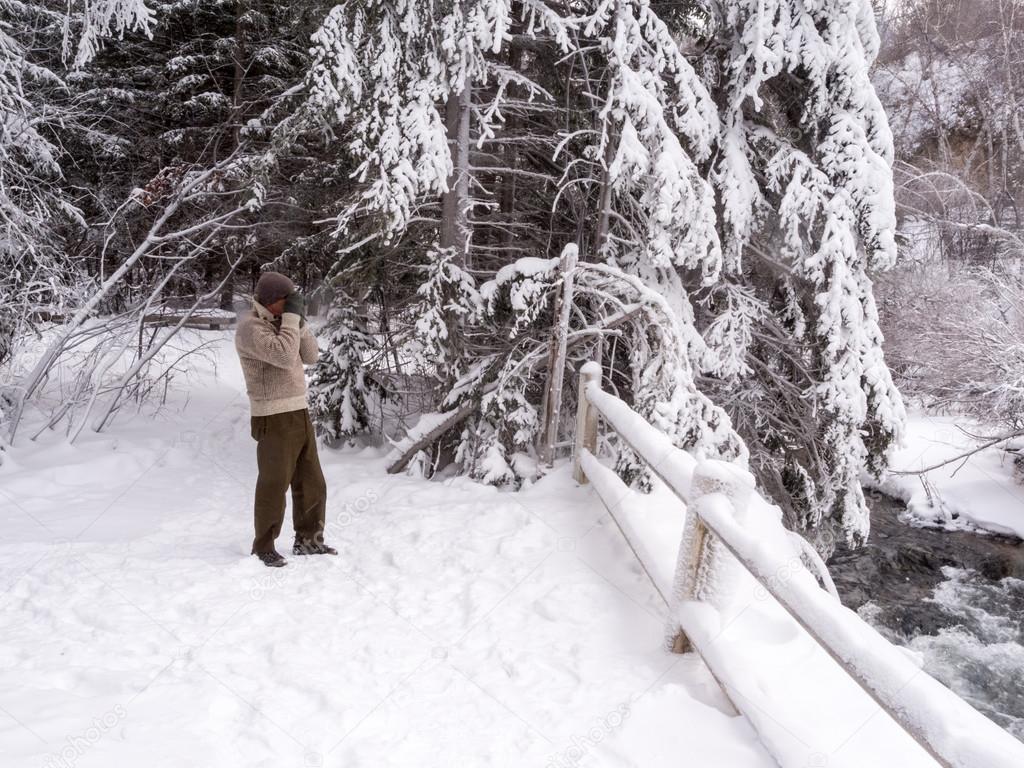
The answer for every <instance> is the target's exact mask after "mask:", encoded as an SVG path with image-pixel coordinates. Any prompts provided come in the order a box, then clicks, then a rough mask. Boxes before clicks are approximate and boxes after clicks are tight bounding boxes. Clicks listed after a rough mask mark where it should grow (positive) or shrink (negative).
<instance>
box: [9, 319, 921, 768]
mask: <svg viewBox="0 0 1024 768" xmlns="http://www.w3.org/2000/svg"><path fill="white" fill-rule="evenodd" d="M203 335H204V338H206V339H212V340H218V341H217V343H216V345H215V347H214V351H215V354H214V355H213V357H212V362H215V363H216V365H215V366H212V365H211V366H210V367H209V368H208V369H206V370H203V371H200V372H199V374H198V377H197V378H194V379H193V380H192V381H191V382H190V383H189V385H188V386H187V387H180V388H179V389H178V390H177V391H175V392H174V393H172V400H171V403H170V405H169V407H168V408H166V409H165V410H163V411H162V412H161V413H160V414H158V415H157V416H156V417H155V418H153V417H152V416H137V417H134V418H130V419H127V418H122V419H121V420H120V421H118V422H116V423H115V424H114V426H113V427H112V428H111V430H110V431H109V433H104V434H100V435H97V434H93V433H83V435H82V437H81V438H80V440H79V441H78V442H77V443H76V444H75V445H74V446H69V445H68V444H66V442H65V441H64V440H63V438H62V437H61V436H60V435H57V434H54V433H44V434H43V436H41V437H40V438H39V439H38V440H37V441H35V442H30V441H28V440H25V439H23V440H22V441H21V442H19V444H18V445H17V446H16V447H15V448H14V450H13V451H11V452H10V453H9V454H8V455H7V456H6V458H5V463H4V465H3V466H2V467H0V521H2V524H3V530H4V533H5V536H4V538H3V540H2V542H0V615H2V623H0V765H2V766H5V767H6V766H8V765H11V766H17V768H22V767H23V766H24V767H25V768H35V767H36V766H38V767H39V768H51V767H55V766H62V767H63V768H70V766H76V768H86V767H87V766H102V767H103V768H119V767H121V766H124V767H125V768H127V767H129V766H131V767H133V768H134V766H139V765H145V766H147V768H155V767H156V766H168V767H174V768H179V767H181V766H192V765H199V766H215V767H216V768H231V767H232V766H240V767H241V766H244V767H245V768H252V767H253V766H275V768H276V767H277V766H345V768H358V767H359V766H372V767H373V768H378V767H379V766H415V767H416V768H422V767H424V766H446V767H447V766H542V767H543V768H548V767H556V768H567V767H573V768H575V767H576V766H590V765H593V766H598V765H603V766H637V767H638V768H660V766H665V767H666V768H667V767H668V766H673V767H675V766H679V765H680V764H685V765H688V766H694V767H695V768H702V767H705V766H706V767H707V768H719V766H728V767H729V768H768V767H769V766H774V765H776V762H775V760H773V758H772V757H771V756H769V754H768V753H767V752H766V751H765V749H764V747H762V746H761V743H760V741H759V739H758V738H757V736H756V735H755V733H754V731H753V729H752V727H751V726H750V724H749V723H748V721H747V720H745V719H744V718H742V717H740V716H738V715H737V714H736V712H735V711H734V710H733V709H732V707H731V705H730V703H729V701H728V700H727V699H726V697H725V696H724V694H723V693H722V692H721V691H720V689H719V688H718V685H717V683H716V682H715V681H714V680H713V678H712V677H711V675H710V673H709V672H708V671H707V669H706V668H705V667H704V665H703V663H702V662H701V661H700V660H699V659H698V658H697V657H696V655H694V654H687V655H685V656H678V655H672V654H669V653H667V652H666V651H665V650H664V648H663V633H664V628H665V613H666V612H665V607H664V604H663V603H662V602H661V598H660V597H659V596H658V594H657V591H656V590H655V589H654V588H653V587H652V585H651V584H650V582H649V581H648V580H647V576H646V575H645V574H644V573H643V571H642V569H641V568H640V566H639V565H638V563H637V561H636V559H635V557H634V556H633V554H632V553H631V552H630V550H629V548H628V547H627V545H626V544H625V542H624V540H623V538H622V535H621V534H620V532H619V530H618V528H617V527H616V525H615V523H614V522H613V521H612V520H611V519H610V518H609V517H608V515H607V513H606V511H605V509H604V507H603V506H602V505H601V503H600V502H599V501H598V499H597V498H596V496H595V495H594V491H593V490H592V489H591V488H589V487H585V488H580V487H577V486H576V484H575V483H574V482H573V481H572V480H571V477H570V474H569V472H568V468H567V467H562V468H560V469H558V470H556V471H555V472H553V473H552V474H550V475H549V476H547V477H546V478H544V479H543V480H542V481H541V482H539V483H538V484H536V485H535V486H533V487H531V488H529V489H527V490H525V491H522V492H519V493H508V492H499V491H497V490H495V489H493V488H490V487H486V486H481V485H478V484H476V483H472V482H470V481H468V480H466V479H462V478H453V479H448V480H445V481H425V480H422V479H417V478H413V477H408V476H390V475H387V474H386V473H385V471H384V466H385V459H384V456H385V451H382V450H379V449H362V450H357V449H347V450H341V451H332V450H326V449H325V450H323V451H322V454H321V458H322V462H323V465H324V471H325V474H326V476H327V479H328V483H329V487H330V493H331V499H330V504H329V509H328V519H327V525H328V528H327V538H328V540H329V541H330V542H331V543H333V544H334V545H335V546H337V547H338V549H339V550H340V555H339V556H338V557H336V558H327V557H315V558H309V559H305V558H294V557H293V558H290V563H289V565H288V567H287V568H284V569H267V568H264V567H263V566H262V565H261V564H260V563H259V562H258V561H257V560H256V559H255V558H253V557H251V556H248V548H249V544H250V539H251V535H252V534H251V529H250V527H251V512H250V509H251V494H252V489H253V483H254V480H255V455H254V454H255V443H254V442H253V441H252V439H251V437H250V435H249V426H248V405H247V402H246V399H245V396H244V393H243V387H242V382H241V372H240V370H239V369H238V365H237V360H236V358H235V356H234V352H233V349H232V348H231V346H230V338H231V334H230V332H228V333H225V334H219V333H217V332H203ZM186 401H187V405H186ZM34 431H35V429H32V428H31V427H30V428H26V429H24V430H23V433H22V434H23V435H30V434H32V433H33V432H34ZM621 511H622V515H621V519H622V520H623V521H624V522H625V524H626V525H627V526H629V527H630V529H632V530H634V531H636V532H637V533H638V536H639V537H640V538H641V539H642V541H641V542H640V544H641V545H640V551H641V554H642V555H643V556H644V557H645V559H647V560H648V565H649V570H650V571H651V572H652V574H653V576H654V578H655V579H656V580H657V581H658V582H659V586H660V587H661V588H662V591H663V592H664V591H666V589H667V582H668V580H669V579H670V574H671V570H672V566H673V561H674V557H675V551H676V548H677V546H678V538H679V530H680V520H681V508H680V507H679V505H678V503H677V502H676V501H675V500H674V498H673V497H671V496H670V495H669V494H668V493H667V491H666V490H665V489H664V488H659V489H657V490H656V492H655V493H654V494H652V495H651V496H648V497H642V496H637V495H636V494H632V495H631V496H630V497H629V498H626V499H624V500H623V502H622V506H621ZM290 536H291V530H290V528H289V527H288V526H287V525H286V530H285V531H284V533H283V534H282V536H281V539H280V540H279V545H280V547H281V548H282V550H283V551H287V546H288V543H289V541H290ZM734 608H735V609H736V610H734V612H733V618H732V619H730V621H729V622H728V623H727V624H725V625H723V626H721V627H720V631H719V632H718V634H717V636H716V637H715V638H713V639H712V641H711V642H712V647H713V648H714V649H715V651H716V652H719V653H720V654H721V655H723V656H728V658H729V660H730V664H731V665H732V666H731V669H732V673H731V678H732V679H731V680H730V681H728V684H729V686H730V689H731V691H732V693H733V696H734V697H736V696H743V697H744V698H745V699H746V700H747V701H746V708H747V709H748V710H749V711H751V712H754V711H756V712H757V713H758V715H757V717H756V718H755V719H756V720H757V721H758V727H759V728H760V729H761V730H762V733H763V734H768V735H769V737H770V741H771V742H772V743H773V744H775V746H776V748H777V750H781V751H782V752H784V753H785V756H786V757H785V759H784V760H783V766H784V768H811V766H819V767H820V766H826V765H827V766H829V768H835V767H837V766H850V767H851V768H861V766H864V765H882V764H893V765H895V764H899V765H900V766H903V767H910V766H930V765H933V764H932V762H931V761H930V759H929V758H927V757H926V756H924V754H923V753H922V752H921V750H920V749H919V748H918V747H916V746H915V745H914V744H913V743H912V742H910V741H909V739H908V738H907V737H906V736H905V735H904V734H902V732H900V731H899V730H898V729H897V728H896V726H895V725H894V724H893V723H892V721H890V720H889V719H888V718H887V716H885V715H884V714H882V713H881V711H880V710H879V709H878V707H877V706H875V705H874V704H873V703H872V702H871V701H870V700H869V699H868V698H867V697H866V695H865V694H863V692H861V691H860V689H859V688H857V687H856V686H855V685H854V684H853V683H852V682H851V681H850V680H849V679H848V678H845V677H844V676H843V675H840V674H839V672H838V668H837V667H836V666H835V665H834V663H833V662H832V661H831V660H830V659H829V658H828V657H827V656H826V655H825V654H824V652H823V651H821V649H819V648H817V646H815V645H814V644H813V643H812V642H811V641H810V639H809V638H808V637H807V636H806V635H805V634H804V633H803V632H802V631H801V630H800V629H799V627H797V625H796V624H795V623H794V622H793V621H792V620H791V619H789V618H788V617H787V616H785V615H784V614H782V613H781V610H780V609H779V608H778V606H777V605H775V604H774V602H773V601H772V600H771V599H770V598H768V597H767V596H766V595H763V594H762V595H760V596H759V597H757V598H756V599H753V600H751V601H749V602H748V603H747V604H745V605H742V606H734ZM888 760H896V761H897V762H891V763H887V762H886V761H888Z"/></svg>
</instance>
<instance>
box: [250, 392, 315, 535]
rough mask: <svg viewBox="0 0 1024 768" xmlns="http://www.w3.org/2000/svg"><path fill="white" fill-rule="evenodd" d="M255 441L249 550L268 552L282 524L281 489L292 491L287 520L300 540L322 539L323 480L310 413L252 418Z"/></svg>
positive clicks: (293, 412)
mask: <svg viewBox="0 0 1024 768" xmlns="http://www.w3.org/2000/svg"><path fill="white" fill-rule="evenodd" d="M252 436H253V439H255V440H256V441H257V444H256V463H257V465H258V466H259V478H258V479H257V480H256V505H255V522H256V538H255V539H253V542H252V551H253V553H254V554H255V553H257V552H272V551H273V550H274V541H275V540H276V539H277V537H278V534H280V533H281V524H282V523H283V522H284V505H285V500H284V497H285V492H286V491H287V490H288V486H291V489H292V524H293V526H294V528H295V539H296V541H299V542H308V541H316V542H322V541H323V535H324V517H325V516H326V513H327V483H326V481H325V480H324V473H323V471H321V469H320V458H319V457H318V456H317V452H316V437H315V436H314V434H313V424H312V422H310V420H309V413H308V412H307V411H306V410H305V409H303V410H301V411H288V412H287V413H275V414H272V415H270V416H253V417H252Z"/></svg>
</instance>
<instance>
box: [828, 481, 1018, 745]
mask: <svg viewBox="0 0 1024 768" xmlns="http://www.w3.org/2000/svg"><path fill="white" fill-rule="evenodd" d="M868 502H869V505H870V506H871V537H870V541H869V542H868V544H867V545H865V546H864V547H862V548H860V549H858V550H855V551H853V552H850V551H845V550H840V551H837V552H836V553H835V554H834V555H833V556H832V558H831V559H830V560H829V563H828V566H829V571H830V573H831V574H832V578H833V579H834V580H835V583H836V588H837V589H838V590H839V595H840V597H841V598H842V600H843V603H844V604H846V605H848V606H849V607H851V608H854V609H856V610H858V612H859V613H860V614H861V616H863V617H864V618H865V619H866V620H868V621H869V622H870V623H871V624H873V625H874V626H875V627H876V628H877V629H879V630H880V631H881V632H882V634H884V635H885V636H886V637H888V638H889V639H890V640H892V641H893V642H897V643H899V644H900V645H904V646H906V647H908V648H910V649H911V650H913V651H915V652H917V653H919V654H921V656H922V658H923V659H924V665H925V669H926V670H927V671H928V673H929V674H931V675H932V676H933V677H935V678H936V679H937V680H939V681H941V682H942V683H944V684H945V685H947V686H949V687H950V688H951V689H953V690H954V691H956V693H958V694H959V695H960V696H962V697H963V698H964V699H966V700H967V701H969V702H970V703H971V704H972V705H974V706H975V707H976V708H977V709H979V710H980V711H982V712H984V713H985V714H986V715H987V716H988V717H990V718H991V719H993V720H995V721H996V722H997V723H999V724H1000V725H1002V726H1003V727H1004V728H1006V729H1007V730H1009V731H1010V732H1011V733H1013V734H1014V735H1015V736H1016V737H1017V738H1019V739H1021V740H1022V741H1024V542H1021V541H1020V540H1019V539H1013V538H1007V537H1002V536H993V535H984V534H976V533H966V532H961V531H953V532H950V531H944V530H941V529H936V528H921V527H916V526H912V525H909V524H908V523H907V522H905V521H904V520H902V519H901V516H903V515H905V510H904V507H903V504H902V503H901V502H898V501H895V500H894V499H891V498H889V497H888V496H883V495H882V494H878V493H874V492H871V493H869V494H868Z"/></svg>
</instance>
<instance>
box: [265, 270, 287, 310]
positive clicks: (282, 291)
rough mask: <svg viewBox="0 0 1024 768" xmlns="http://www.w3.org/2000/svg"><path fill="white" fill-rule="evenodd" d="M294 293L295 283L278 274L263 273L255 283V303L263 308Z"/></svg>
mask: <svg viewBox="0 0 1024 768" xmlns="http://www.w3.org/2000/svg"><path fill="white" fill-rule="evenodd" d="M294 292H295V283H293V282H292V281H291V280H289V279H288V278H287V277H285V276H284V275H282V274H281V273H280V272H264V273H263V274H262V275H260V279H259V280H258V281H256V301H258V302H259V303H260V304H262V305H263V306H267V305H268V304H273V303H274V302H275V301H277V300H278V299H283V298H284V297H285V296H287V295H288V294H290V293H294Z"/></svg>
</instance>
